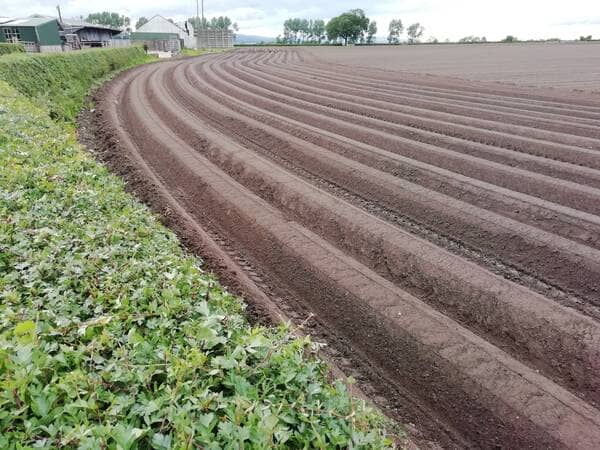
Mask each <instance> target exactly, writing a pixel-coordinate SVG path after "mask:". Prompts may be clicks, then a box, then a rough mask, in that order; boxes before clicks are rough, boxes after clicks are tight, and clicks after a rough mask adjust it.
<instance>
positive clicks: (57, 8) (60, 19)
mask: <svg viewBox="0 0 600 450" xmlns="http://www.w3.org/2000/svg"><path fill="white" fill-rule="evenodd" d="M203 1H204V0H203ZM56 10H57V11H58V21H59V22H60V23H61V25H62V15H61V13H60V4H58V5H56Z"/></svg>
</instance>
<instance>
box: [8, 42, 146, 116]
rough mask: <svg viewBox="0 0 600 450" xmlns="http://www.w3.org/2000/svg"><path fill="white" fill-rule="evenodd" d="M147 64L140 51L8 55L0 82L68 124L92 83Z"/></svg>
mask: <svg viewBox="0 0 600 450" xmlns="http://www.w3.org/2000/svg"><path fill="white" fill-rule="evenodd" d="M148 60H149V57H148V56H147V55H146V54H145V53H144V50H143V49H142V48H140V47H130V48H118V49H97V50H84V51H74V52H65V53H45V54H12V55H6V56H4V57H2V58H0V80H4V81H6V82H7V83H8V84H10V85H11V86H14V87H15V88H16V89H17V90H18V91H19V92H21V93H22V94H24V95H26V96H28V97H29V98H32V99H34V100H36V101H37V102H38V103H39V104H41V105H42V106H44V107H46V108H47V109H48V111H49V113H50V117H52V118H53V119H60V120H67V121H69V120H73V119H74V118H75V117H76V116H77V114H78V112H79V110H80V109H81V106H82V105H83V101H84V99H85V96H86V95H87V93H88V92H89V90H90V88H91V87H92V86H93V84H94V83H95V82H97V81H98V80H101V79H102V78H103V77H106V76H107V75H109V74H111V73H113V72H115V71H116V70H121V69H125V68H127V67H131V66H134V65H136V64H140V63H142V62H145V61H148Z"/></svg>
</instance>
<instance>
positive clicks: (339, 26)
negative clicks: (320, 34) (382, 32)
mask: <svg viewBox="0 0 600 450" xmlns="http://www.w3.org/2000/svg"><path fill="white" fill-rule="evenodd" d="M325 28H326V30H327V37H328V39H329V40H330V41H337V40H338V39H342V40H343V41H344V44H348V42H351V43H356V42H359V41H364V37H365V33H366V32H367V30H368V29H369V18H368V17H367V16H366V15H365V12H364V11H363V10H362V9H352V10H350V11H348V12H346V13H344V14H341V15H339V16H337V17H334V18H332V19H331V20H330V21H329V22H328V23H327V26H326V27H325Z"/></svg>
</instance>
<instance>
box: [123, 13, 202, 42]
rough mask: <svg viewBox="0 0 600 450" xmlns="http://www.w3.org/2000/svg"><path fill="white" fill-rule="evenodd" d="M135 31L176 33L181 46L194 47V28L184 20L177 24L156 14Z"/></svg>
mask: <svg viewBox="0 0 600 450" xmlns="http://www.w3.org/2000/svg"><path fill="white" fill-rule="evenodd" d="M135 31H136V32H137V33H146V34H150V33H161V34H164V33H170V34H176V35H177V36H178V37H179V39H181V40H182V41H183V46H184V47H186V48H196V39H195V38H194V30H193V28H192V24H191V23H188V22H185V23H183V24H177V23H174V22H171V21H170V20H169V19H165V18H164V17H163V16H160V15H156V16H154V17H152V18H151V19H150V20H149V21H148V22H146V23H145V24H144V25H142V26H141V27H139V28H138V29H137V30H135Z"/></svg>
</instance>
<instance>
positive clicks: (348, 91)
mask: <svg viewBox="0 0 600 450" xmlns="http://www.w3.org/2000/svg"><path fill="white" fill-rule="evenodd" d="M234 66H237V67H242V68H243V72H242V73H248V72H251V73H253V74H255V75H256V74H258V76H259V79H263V80H268V81H270V82H272V83H274V85H282V86H286V87H289V88H292V89H295V90H300V91H302V92H306V93H312V94H316V95H320V96H322V97H323V98H333V99H342V100H344V101H348V102H350V103H355V104H359V105H368V106H372V107H374V108H376V109H381V110H384V111H394V112H398V113H404V114H409V115H411V116H413V117H415V118H426V119H436V120H441V121H444V122H451V123H456V124H457V125H466V126H468V127H469V129H471V128H478V129H483V130H494V131H498V132H501V133H507V132H508V133H509V134H512V133H514V134H516V135H519V136H523V137H531V138H535V139H538V140H545V141H549V142H557V143H562V144H566V145H572V146H580V147H583V148H586V149H596V150H598V149H600V140H599V137H600V121H598V123H597V124H596V125H595V126H593V125H587V124H576V123H572V124H569V123H565V122H564V121H558V120H555V121H548V120H546V121H539V120H538V121H536V120H531V118H530V117H524V116H518V115H517V116H514V115H513V116H510V115H506V114H505V115H499V114H498V113H497V111H495V112H493V113H491V114H490V113H488V111H486V110H483V109H481V108H464V107H460V106H457V105H455V104H452V103H446V102H441V101H428V102H424V101H421V102H417V101H413V100H411V98H410V97H407V96H406V95H403V96H402V97H400V96H397V97H389V96H385V95H378V94H377V93H375V92H373V91H372V90H367V89H360V88H357V87H355V88H348V87H345V86H340V85H339V84H338V83H336V82H327V83H326V82H323V81H322V80H311V83H310V85H308V86H307V84H306V77H305V76H304V75H303V74H296V73H295V71H293V70H287V71H285V70H279V69H276V68H273V66H272V65H270V64H258V63H255V62H254V61H248V62H246V61H238V62H237V64H235V63H234ZM507 119H508V121H507Z"/></svg>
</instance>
